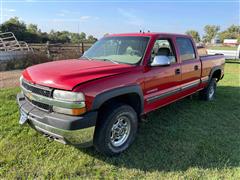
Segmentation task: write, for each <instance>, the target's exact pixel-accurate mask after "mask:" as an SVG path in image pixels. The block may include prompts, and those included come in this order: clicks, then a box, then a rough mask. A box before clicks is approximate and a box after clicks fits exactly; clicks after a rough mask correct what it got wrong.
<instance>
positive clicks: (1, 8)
mask: <svg viewBox="0 0 240 180" xmlns="http://www.w3.org/2000/svg"><path fill="white" fill-rule="evenodd" d="M0 1H1V2H0V11H1V15H0V16H1V17H0V24H2V23H3V0H0Z"/></svg>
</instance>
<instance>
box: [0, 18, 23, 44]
mask: <svg viewBox="0 0 240 180" xmlns="http://www.w3.org/2000/svg"><path fill="white" fill-rule="evenodd" d="M0 31H1V32H12V33H13V34H14V35H15V36H16V38H17V39H18V40H21V41H23V40H24V39H25V35H26V31H27V28H26V24H25V23H24V22H23V21H20V20H19V18H18V17H14V18H10V19H9V20H8V21H6V22H4V23H3V24H2V25H0Z"/></svg>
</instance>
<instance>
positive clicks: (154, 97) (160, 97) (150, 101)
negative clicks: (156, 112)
mask: <svg viewBox="0 0 240 180" xmlns="http://www.w3.org/2000/svg"><path fill="white" fill-rule="evenodd" d="M180 91H181V88H177V89H174V90H172V91H168V92H166V93H163V94H160V95H157V96H153V97H150V98H148V99H147V102H148V103H152V102H154V101H157V100H159V99H163V98H165V97H167V96H171V95H173V94H176V93H178V92H180Z"/></svg>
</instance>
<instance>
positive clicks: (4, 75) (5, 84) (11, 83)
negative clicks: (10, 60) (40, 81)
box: [0, 70, 22, 89]
mask: <svg viewBox="0 0 240 180" xmlns="http://www.w3.org/2000/svg"><path fill="white" fill-rule="evenodd" d="M21 72H22V70H14V71H2V72H0V89H3V88H11V87H17V86H19V78H20V76H21Z"/></svg>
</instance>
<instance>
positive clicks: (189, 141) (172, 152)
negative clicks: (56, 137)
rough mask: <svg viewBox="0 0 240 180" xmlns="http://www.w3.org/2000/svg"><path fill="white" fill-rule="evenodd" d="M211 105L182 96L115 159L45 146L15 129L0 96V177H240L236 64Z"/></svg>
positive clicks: (12, 112)
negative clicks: (182, 97) (181, 98)
mask: <svg viewBox="0 0 240 180" xmlns="http://www.w3.org/2000/svg"><path fill="white" fill-rule="evenodd" d="M225 69H226V71H225V77H224V79H223V80H222V81H221V82H220V83H219V84H218V89H217V97H216V100H214V101H212V102H204V101H200V100H198V98H197V96H194V97H193V99H190V98H185V99H183V100H181V101H179V102H176V103H174V104H171V105H169V106H166V107H164V108H161V109H159V110H157V111H155V112H153V113H151V114H150V115H149V118H148V121H147V122H144V123H141V124H140V127H139V131H138V136H137V139H136V141H135V142H134V144H133V145H132V146H131V147H130V149H129V150H127V151H126V152H125V153H123V154H121V155H120V156H118V157H114V158H107V157H104V156H102V155H100V154H98V153H97V152H96V151H95V150H94V148H87V149H80V148H77V147H73V146H69V145H62V144H60V143H57V142H52V141H49V140H48V139H46V138H44V137H43V136H41V135H40V134H38V133H36V132H35V131H34V130H32V129H31V128H29V127H28V126H23V127H22V126H20V125H19V124H18V118H19V115H18V107H17V104H16V100H15V97H16V93H17V92H18V91H19V89H18V88H15V89H4V90H1V92H0V99H1V104H0V106H1V107H0V108H1V109H0V179H13V178H14V179H15V178H30V179H33V178H41V179H46V178H54V179H58V178H73V179H79V178H83V179H86V178H87V179H98V178H110V179H127V178H131V179H139V178H140V179H141V178H148V179H240V79H239V72H240V64H238V63H227V64H226V68H225Z"/></svg>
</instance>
